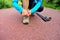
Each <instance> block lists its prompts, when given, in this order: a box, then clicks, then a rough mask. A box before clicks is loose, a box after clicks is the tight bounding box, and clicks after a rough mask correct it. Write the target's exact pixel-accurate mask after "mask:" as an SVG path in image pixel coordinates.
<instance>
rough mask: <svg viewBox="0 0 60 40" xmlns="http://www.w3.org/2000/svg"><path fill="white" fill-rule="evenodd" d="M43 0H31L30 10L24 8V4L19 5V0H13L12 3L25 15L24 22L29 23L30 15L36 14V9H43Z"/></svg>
mask: <svg viewBox="0 0 60 40" xmlns="http://www.w3.org/2000/svg"><path fill="white" fill-rule="evenodd" d="M41 4H42V0H29V7H28V10H26V9H24V8H23V7H22V6H19V5H18V0H13V1H12V5H13V6H14V7H15V9H16V10H17V11H19V12H20V13H21V14H22V16H23V23H27V24H28V23H29V16H30V15H34V13H35V12H36V11H41V8H42V7H41Z"/></svg>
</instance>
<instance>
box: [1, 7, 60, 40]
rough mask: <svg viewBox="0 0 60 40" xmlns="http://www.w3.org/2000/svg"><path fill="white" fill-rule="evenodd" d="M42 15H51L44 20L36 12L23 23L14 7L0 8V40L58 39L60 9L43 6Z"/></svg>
mask: <svg viewBox="0 0 60 40" xmlns="http://www.w3.org/2000/svg"><path fill="white" fill-rule="evenodd" d="M41 14H42V15H44V16H48V17H50V16H51V17H52V20H51V21H49V22H44V21H43V20H42V19H41V18H39V17H38V16H37V15H36V14H35V16H34V17H31V18H30V23H29V24H28V25H24V24H23V23H22V16H21V14H20V13H19V12H17V10H15V9H14V8H9V9H1V10H0V40H60V11H58V10H54V9H50V8H45V9H44V11H43V12H41Z"/></svg>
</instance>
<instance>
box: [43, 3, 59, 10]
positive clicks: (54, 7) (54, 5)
mask: <svg viewBox="0 0 60 40" xmlns="http://www.w3.org/2000/svg"><path fill="white" fill-rule="evenodd" d="M43 6H45V7H48V8H52V9H56V10H60V6H58V7H57V6H56V4H54V3H47V2H43Z"/></svg>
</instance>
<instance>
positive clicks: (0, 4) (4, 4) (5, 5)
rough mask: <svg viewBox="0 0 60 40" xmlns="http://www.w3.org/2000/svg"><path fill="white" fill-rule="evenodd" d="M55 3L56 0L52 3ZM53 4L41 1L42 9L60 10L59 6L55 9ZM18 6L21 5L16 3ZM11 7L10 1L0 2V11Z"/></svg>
mask: <svg viewBox="0 0 60 40" xmlns="http://www.w3.org/2000/svg"><path fill="white" fill-rule="evenodd" d="M55 2H56V0H55V1H54V3H55ZM54 3H52V4H51V3H47V1H46V0H43V4H42V5H43V6H44V7H48V8H53V9H57V10H60V6H58V7H56V4H54ZM18 5H22V4H21V2H18ZM11 7H12V0H0V9H2V8H11Z"/></svg>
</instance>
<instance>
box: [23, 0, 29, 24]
mask: <svg viewBox="0 0 60 40" xmlns="http://www.w3.org/2000/svg"><path fill="white" fill-rule="evenodd" d="M22 4H23V8H24V9H26V10H28V6H29V0H22ZM23 23H24V24H28V23H29V17H26V16H24V17H23Z"/></svg>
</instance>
